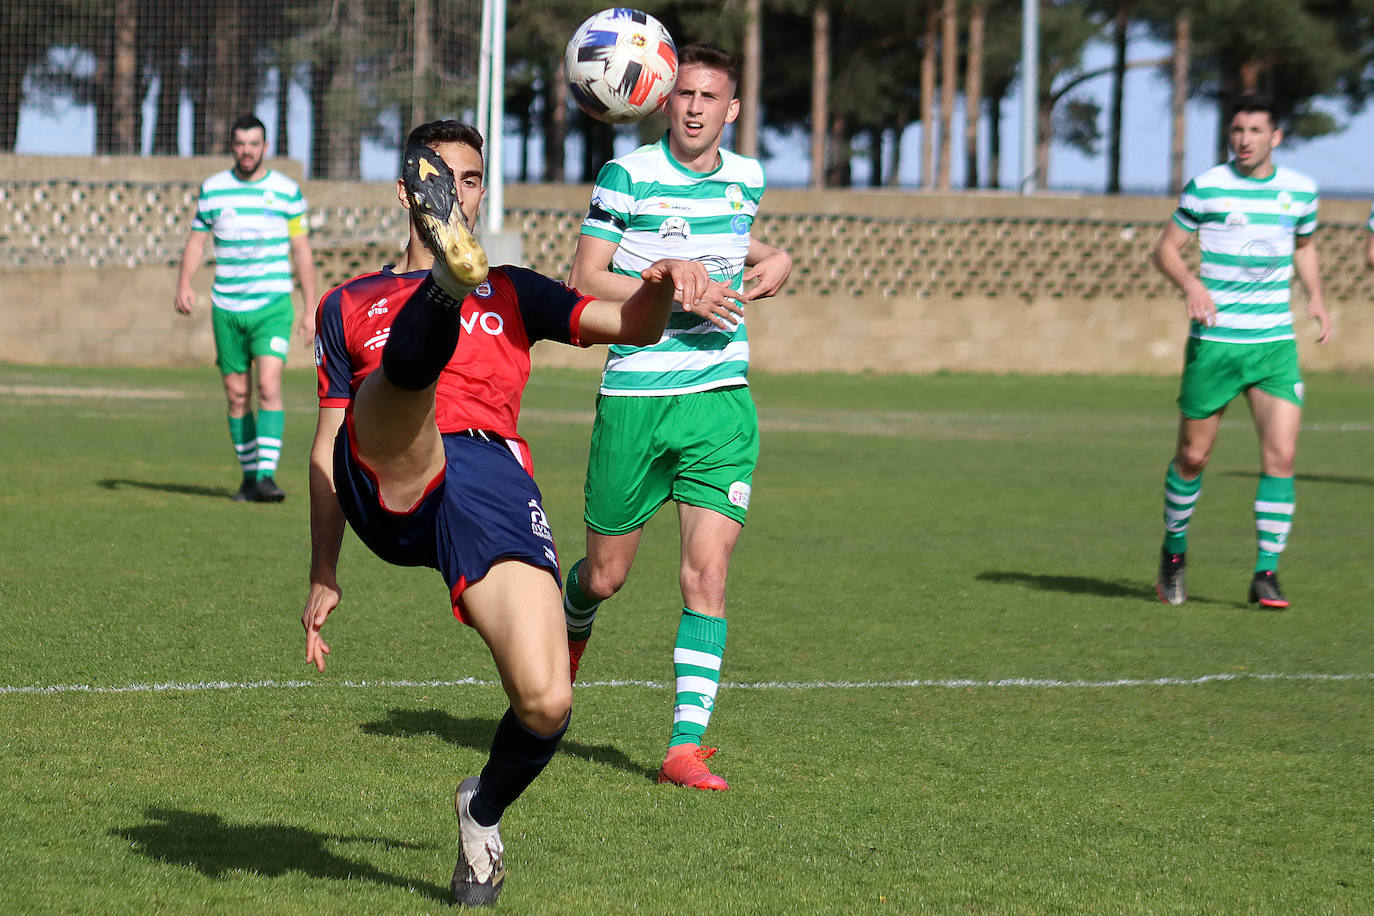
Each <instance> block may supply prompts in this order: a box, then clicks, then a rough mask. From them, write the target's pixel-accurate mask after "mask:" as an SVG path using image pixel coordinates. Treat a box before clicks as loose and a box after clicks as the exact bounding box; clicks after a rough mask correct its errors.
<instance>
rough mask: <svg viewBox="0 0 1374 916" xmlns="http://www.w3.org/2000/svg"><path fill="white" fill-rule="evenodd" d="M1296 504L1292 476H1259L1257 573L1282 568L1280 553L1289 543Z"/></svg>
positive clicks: (1256, 519)
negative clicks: (1280, 566)
mask: <svg viewBox="0 0 1374 916" xmlns="http://www.w3.org/2000/svg"><path fill="white" fill-rule="evenodd" d="M1296 505H1297V497H1296V496H1295V494H1294V491H1293V478H1292V477H1270V476H1269V475H1268V474H1261V475H1260V479H1259V485H1258V486H1256V487H1255V532H1256V534H1257V535H1258V541H1259V550H1258V553H1257V555H1256V557H1255V572H1263V571H1265V570H1277V569H1278V568H1279V554H1281V553H1283V548H1284V547H1285V546H1286V545H1287V544H1288V532H1289V531H1290V530H1292V528H1293V509H1294V507H1295V506H1296Z"/></svg>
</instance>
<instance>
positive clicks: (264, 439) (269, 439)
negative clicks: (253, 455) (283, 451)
mask: <svg viewBox="0 0 1374 916" xmlns="http://www.w3.org/2000/svg"><path fill="white" fill-rule="evenodd" d="M264 445H265V446H267V447H268V448H276V449H280V448H281V440H280V439H278V438H276V437H274V436H258V448H262V447H263V446H264Z"/></svg>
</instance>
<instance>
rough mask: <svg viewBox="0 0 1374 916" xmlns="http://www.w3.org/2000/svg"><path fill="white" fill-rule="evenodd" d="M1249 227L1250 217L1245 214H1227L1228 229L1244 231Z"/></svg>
mask: <svg viewBox="0 0 1374 916" xmlns="http://www.w3.org/2000/svg"><path fill="white" fill-rule="evenodd" d="M1248 225H1250V217H1248V216H1246V215H1245V214H1244V213H1228V214H1226V228H1227V229H1244V228H1245V227H1246V226H1248Z"/></svg>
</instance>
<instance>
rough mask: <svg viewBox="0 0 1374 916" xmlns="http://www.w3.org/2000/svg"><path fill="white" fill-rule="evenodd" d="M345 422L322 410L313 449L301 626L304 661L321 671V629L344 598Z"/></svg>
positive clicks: (336, 410) (337, 411)
mask: <svg viewBox="0 0 1374 916" xmlns="http://www.w3.org/2000/svg"><path fill="white" fill-rule="evenodd" d="M343 420H344V410H343V408H342V407H321V408H320V416H319V420H318V422H317V423H316V426H315V441H314V443H313V444H312V445H311V446H310V594H309V596H308V597H307V598H306V599H305V610H304V611H303V612H302V614H301V625H302V626H304V627H305V660H306V661H307V662H308V663H311V664H313V665H314V666H315V667H316V668H318V669H319V670H321V671H323V670H324V657H325V656H326V655H328V654H329V644H328V643H326V642H325V641H324V640H323V639H322V638H321V637H320V628H321V627H323V626H324V623H325V621H326V620H328V619H329V614H330V612H331V611H333V610H334V608H336V607H338V605H339V599H340V598H341V597H342V596H343V592H342V591H341V590H340V589H339V580H338V569H339V547H340V545H341V544H342V543H343V533H344V524H345V523H344V514H343V510H342V509H340V508H339V499H338V497H337V496H336V495H335V492H334V440H335V438H336V437H337V436H338V434H339V427H341V426H342V425H343Z"/></svg>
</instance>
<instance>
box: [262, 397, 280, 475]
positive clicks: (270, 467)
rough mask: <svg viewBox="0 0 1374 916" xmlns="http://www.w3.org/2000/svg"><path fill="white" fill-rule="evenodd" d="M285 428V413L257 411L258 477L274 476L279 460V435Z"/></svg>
mask: <svg viewBox="0 0 1374 916" xmlns="http://www.w3.org/2000/svg"><path fill="white" fill-rule="evenodd" d="M285 429H286V413H285V412H283V411H280V410H259V411H258V479H259V480H261V479H262V478H264V477H274V476H276V473H277V462H278V461H280V460H281V436H282V432H283V431H284V430H285Z"/></svg>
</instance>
